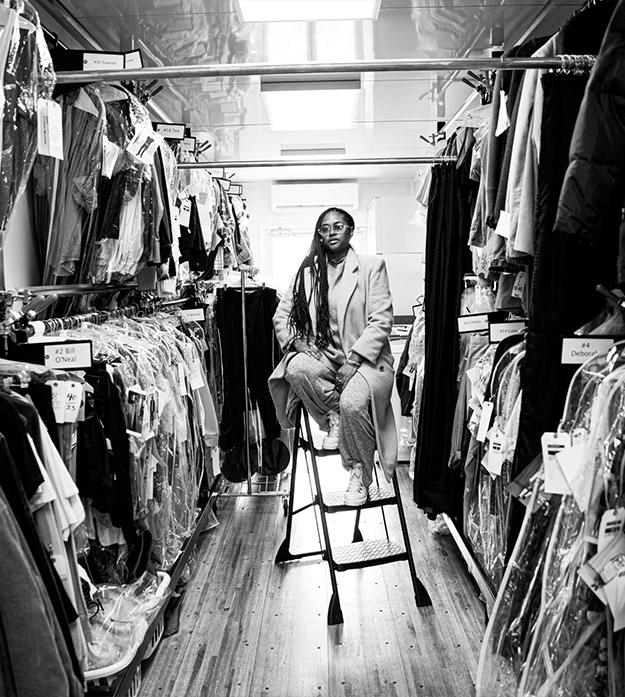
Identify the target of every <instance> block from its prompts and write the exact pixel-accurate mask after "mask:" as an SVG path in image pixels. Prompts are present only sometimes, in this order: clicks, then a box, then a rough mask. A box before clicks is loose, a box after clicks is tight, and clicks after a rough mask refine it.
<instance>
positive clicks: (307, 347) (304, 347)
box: [291, 339, 322, 361]
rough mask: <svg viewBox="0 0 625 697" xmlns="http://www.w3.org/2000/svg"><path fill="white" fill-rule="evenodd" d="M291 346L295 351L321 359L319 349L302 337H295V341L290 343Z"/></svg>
mask: <svg viewBox="0 0 625 697" xmlns="http://www.w3.org/2000/svg"><path fill="white" fill-rule="evenodd" d="M291 348H292V349H293V350H294V351H297V353H305V354H306V355H307V356H310V357H311V358H315V359H316V360H318V361H320V360H321V356H322V353H321V351H320V350H319V349H318V348H317V347H316V346H315V345H314V344H310V343H309V342H308V341H305V340H304V339H295V341H294V342H293V343H292V344H291Z"/></svg>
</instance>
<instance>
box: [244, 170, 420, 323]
mask: <svg viewBox="0 0 625 697" xmlns="http://www.w3.org/2000/svg"><path fill="white" fill-rule="evenodd" d="M411 190H412V187H411V182H408V181H396V182H379V181H365V182H360V184H359V201H358V208H357V209H353V210H349V213H350V214H351V215H352V216H353V217H354V220H355V222H356V234H355V235H354V239H353V244H354V247H355V248H356V249H357V251H359V252H361V253H365V254H382V256H384V258H385V260H386V263H387V268H388V270H389V277H390V282H391V291H392V292H393V300H394V302H393V306H394V311H395V314H396V315H411V314H412V305H413V304H414V299H415V298H416V296H417V295H419V293H421V292H422V288H423V264H422V256H421V254H420V252H421V251H422V250H423V244H422V240H423V239H424V236H425V230H423V229H422V228H417V227H415V226H414V225H410V223H409V221H410V220H411V219H412V217H413V215H414V210H415V208H416V204H415V203H414V198H413V196H412V195H411ZM243 195H244V197H245V199H246V205H247V207H248V211H249V214H250V235H251V238H252V249H253V252H254V263H255V265H256V266H257V267H258V268H259V269H260V270H261V274H262V275H263V277H264V278H265V279H266V280H267V281H268V282H269V283H271V284H273V285H275V286H276V287H278V288H279V289H284V288H285V287H286V284H288V282H289V280H290V278H291V277H292V275H293V274H294V273H295V271H296V269H297V266H298V264H299V262H300V261H301V260H302V258H303V256H304V254H305V253H306V251H307V249H308V247H309V246H310V242H311V239H312V234H313V231H314V226H315V223H316V221H317V216H318V215H319V214H320V213H321V212H322V211H323V210H324V208H325V207H329V206H331V205H333V204H339V205H340V203H339V202H335V201H328V203H327V206H321V207H320V208H319V209H316V208H315V209H313V208H294V209H291V210H288V211H273V210H272V209H271V195H270V185H269V184H265V183H248V184H244V185H243ZM380 202H382V205H379V203H380ZM376 204H377V208H378V215H377V216H375V218H372V216H371V207H372V206H373V207H374V208H375V207H376Z"/></svg>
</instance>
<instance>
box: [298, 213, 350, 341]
mask: <svg viewBox="0 0 625 697" xmlns="http://www.w3.org/2000/svg"><path fill="white" fill-rule="evenodd" d="M328 213H338V214H339V215H340V216H342V218H343V220H344V221H345V224H346V225H348V226H349V227H351V228H352V229H354V219H353V218H352V216H351V215H350V214H349V213H348V212H347V211H344V210H343V209H342V208H336V207H331V208H327V209H326V210H325V211H323V213H322V214H321V215H320V216H319V218H317V223H316V225H315V232H314V233H313V241H312V243H311V245H310V249H309V250H308V253H307V254H306V256H305V257H304V260H303V261H302V263H301V264H300V266H299V269H298V270H297V273H296V274H295V282H294V284H293V306H292V308H291V312H290V314H289V320H288V322H289V328H290V329H291V331H292V332H294V334H295V335H296V336H298V337H301V338H304V339H307V338H308V337H309V336H310V335H311V334H312V329H313V327H312V320H311V318H310V312H309V309H308V298H307V297H306V289H305V286H304V277H305V275H306V271H305V270H306V269H310V275H311V278H312V288H313V292H312V294H313V297H314V298H315V310H316V313H317V334H316V336H315V344H316V346H318V347H319V348H325V347H326V346H328V345H329V344H330V343H332V330H331V329H330V310H329V307H328V261H327V258H326V253H325V250H324V249H323V246H322V244H321V237H320V235H319V228H320V226H321V224H322V223H323V219H324V218H325V217H326V215H327V214H328Z"/></svg>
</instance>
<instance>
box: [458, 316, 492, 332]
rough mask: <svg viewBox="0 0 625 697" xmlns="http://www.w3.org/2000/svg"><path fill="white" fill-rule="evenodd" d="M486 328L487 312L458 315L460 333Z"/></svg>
mask: <svg viewBox="0 0 625 697" xmlns="http://www.w3.org/2000/svg"><path fill="white" fill-rule="evenodd" d="M487 329H488V314H475V315H462V316H461V317H458V331H459V332H460V334H470V333H471V332H484V331H486V330H487Z"/></svg>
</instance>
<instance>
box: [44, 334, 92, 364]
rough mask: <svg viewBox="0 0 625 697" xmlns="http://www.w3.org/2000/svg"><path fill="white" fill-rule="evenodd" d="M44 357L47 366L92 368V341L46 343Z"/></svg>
mask: <svg viewBox="0 0 625 697" xmlns="http://www.w3.org/2000/svg"><path fill="white" fill-rule="evenodd" d="M43 359H44V365H45V366H46V368H59V369H61V370H64V369H67V368H91V364H92V358H91V342H90V341H77V342H75V343H72V344H44V350H43Z"/></svg>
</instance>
